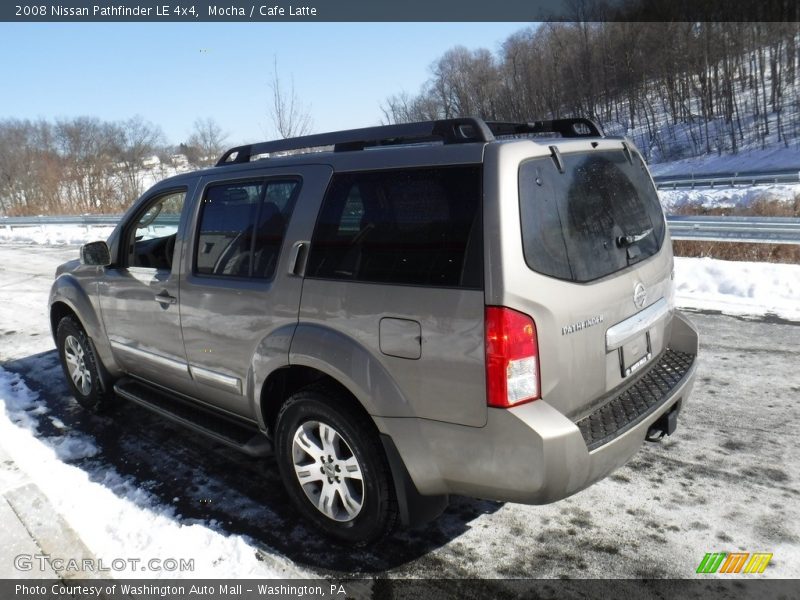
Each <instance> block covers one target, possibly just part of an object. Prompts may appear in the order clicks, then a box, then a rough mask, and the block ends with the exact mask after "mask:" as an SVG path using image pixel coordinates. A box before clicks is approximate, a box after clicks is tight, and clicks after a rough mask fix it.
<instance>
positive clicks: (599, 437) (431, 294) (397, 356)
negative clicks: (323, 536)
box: [50, 118, 698, 543]
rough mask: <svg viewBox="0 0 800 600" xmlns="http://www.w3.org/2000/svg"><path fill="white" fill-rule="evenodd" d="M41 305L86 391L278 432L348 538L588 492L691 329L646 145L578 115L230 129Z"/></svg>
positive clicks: (627, 445) (624, 449) (678, 357)
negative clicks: (452, 509)
mask: <svg viewBox="0 0 800 600" xmlns="http://www.w3.org/2000/svg"><path fill="white" fill-rule="evenodd" d="M303 150H307V151H306V152H305V153H299V152H301V151H303ZM311 150H313V151H311ZM262 159H263V160H262ZM50 318H51V323H52V330H53V335H54V337H55V340H56V345H57V348H58V352H59V354H60V357H61V362H62V365H63V368H64V372H65V374H66V376H67V380H68V382H69V385H70V386H71V389H72V392H73V394H74V395H75V398H76V399H77V401H78V402H79V403H80V404H82V405H83V406H85V407H87V408H89V409H99V408H102V407H103V406H105V405H108V404H109V403H112V402H113V401H114V398H115V396H120V397H122V398H126V399H128V400H131V401H133V402H136V403H138V404H140V405H142V406H145V407H147V408H149V409H152V410H154V411H157V412H158V413H161V414H162V415H164V416H165V417H168V418H171V419H173V420H175V421H178V422H179V423H181V424H184V425H187V426H189V427H192V428H194V429H196V430H198V431H200V432H202V433H205V434H208V435H210V436H211V437H213V438H215V439H216V440H218V441H221V442H224V443H226V444H229V445H232V446H235V447H237V448H239V449H241V450H242V451H244V452H246V453H249V454H251V455H257V456H261V455H268V454H274V456H275V459H276V461H277V465H278V468H279V470H280V474H281V478H282V480H283V482H284V484H285V486H286V490H287V492H288V494H289V496H290V497H291V498H292V500H293V502H294V503H295V504H296V505H297V508H298V509H299V511H300V512H301V513H303V514H304V515H305V516H306V517H308V518H310V519H311V520H312V521H314V522H315V523H316V524H317V525H318V526H319V527H321V528H322V529H323V530H324V531H326V532H327V533H328V534H331V535H333V536H335V537H338V538H340V539H343V540H346V541H349V542H355V543H367V542H370V541H374V540H376V539H378V538H380V537H382V536H384V535H386V534H387V533H388V532H390V531H391V530H392V529H393V527H394V526H395V524H396V522H397V521H400V522H402V523H403V524H406V525H410V524H416V523H419V522H424V521H426V520H429V519H432V518H434V517H436V516H437V515H438V514H439V513H440V512H441V511H442V510H443V509H444V507H445V506H446V504H447V497H448V494H462V495H467V496H475V497H480V498H486V499H492V500H499V501H511V502H521V503H528V504H540V503H547V502H553V501H555V500H559V499H561V498H564V497H566V496H569V495H571V494H574V493H575V492H578V491H579V490H581V489H583V488H585V487H586V486H588V485H590V484H591V483H592V482H594V481H597V480H598V479H600V478H602V477H604V476H606V475H607V474H608V473H610V472H611V471H612V470H614V469H615V468H617V467H619V466H621V465H622V464H624V463H625V462H626V461H627V460H628V459H629V458H630V457H631V456H632V455H633V454H634V453H635V452H636V451H637V449H638V448H639V446H640V445H641V443H642V441H643V440H644V439H645V438H648V439H651V440H654V439H658V438H660V437H661V436H663V435H664V434H671V433H672V432H673V431H674V429H675V426H676V421H677V416H678V412H679V410H680V408H681V406H682V404H683V402H684V401H685V400H686V399H687V396H688V394H689V392H690V389H691V387H692V384H693V381H694V376H695V371H696V364H697V363H696V360H695V359H696V354H697V349H698V336H697V333H696V331H695V329H694V328H693V327H692V325H691V324H690V323H689V322H688V321H687V320H686V319H685V318H684V317H683V316H682V315H681V314H680V313H679V312H677V311H676V310H675V308H674V303H673V259H672V250H671V244H670V239H669V234H668V232H667V228H666V224H665V219H664V214H663V212H662V210H661V206H660V204H659V201H658V197H657V195H656V190H655V187H654V185H653V181H652V179H651V177H650V175H649V173H648V170H647V167H646V166H645V163H644V161H643V159H642V157H641V156H640V154H639V153H638V152H637V151H636V149H635V148H634V147H633V146H632V144H631V143H630V142H628V141H627V140H625V139H623V138H612V137H605V136H604V135H603V134H602V132H601V131H600V129H599V128H598V126H597V125H596V124H595V123H593V122H592V121H590V120H587V119H561V120H555V121H538V122H533V123H493V122H484V121H482V120H480V119H472V118H464V119H451V120H440V121H432V122H423V123H411V124H403V125H389V126H382V127H374V128H367V129H358V130H350V131H341V132H336V133H329V134H320V135H311V136H305V137H300V138H294V139H288V140H279V141H274V142H265V143H259V144H253V145H248V146H241V147H237V148H233V149H231V150H229V151H228V152H226V153H225V154H224V155H223V156H222V158H221V159H220V160H219V162H218V163H217V165H216V166H215V167H213V168H209V169H205V170H202V171H198V172H193V173H186V174H181V175H178V176H176V177H172V178H169V179H166V180H165V181H162V182H161V183H158V184H156V185H155V186H154V187H153V188H152V189H150V190H149V191H148V192H147V193H145V194H144V195H143V196H142V197H141V198H140V199H139V200H138V201H137V202H136V203H135V204H134V205H133V206H132V207H131V209H130V210H129V211H128V212H127V213H126V214H125V216H124V217H123V218H122V220H121V221H120V223H119V225H118V226H117V227H116V229H115V230H114V232H113V233H112V235H111V237H110V238H109V239H108V242H107V243H106V242H94V243H91V244H87V245H85V246H84V247H83V248H81V260H80V261H77V260H76V261H72V262H69V263H66V264H64V265H62V266H61V267H59V269H58V271H57V276H56V280H55V283H54V284H53V288H52V292H51V296H50Z"/></svg>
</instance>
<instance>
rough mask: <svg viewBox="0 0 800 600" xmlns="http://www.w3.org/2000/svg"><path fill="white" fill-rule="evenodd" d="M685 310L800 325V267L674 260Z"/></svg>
mask: <svg viewBox="0 0 800 600" xmlns="http://www.w3.org/2000/svg"><path fill="white" fill-rule="evenodd" d="M675 282H676V286H675V298H676V303H677V305H678V306H679V307H682V308H692V309H701V310H716V311H720V312H722V313H724V314H729V315H758V316H764V315H775V316H778V317H782V318H784V319H788V320H792V321H800V265H785V264H773V263H756V262H733V261H725V260H716V259H712V258H684V257H676V258H675Z"/></svg>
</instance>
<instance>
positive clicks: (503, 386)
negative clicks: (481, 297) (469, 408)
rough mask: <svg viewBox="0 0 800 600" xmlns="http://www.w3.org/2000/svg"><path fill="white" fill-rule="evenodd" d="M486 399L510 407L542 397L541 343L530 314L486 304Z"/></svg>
mask: <svg viewBox="0 0 800 600" xmlns="http://www.w3.org/2000/svg"><path fill="white" fill-rule="evenodd" d="M485 320H486V401H487V403H488V404H489V406H494V407H497V408H508V407H511V406H516V405H517V404H522V403H524V402H530V401H532V400H537V399H539V398H540V397H541V396H540V390H539V344H538V342H537V340H536V324H535V323H534V322H533V319H531V318H530V317H529V316H528V315H526V314H523V313H521V312H517V311H516V310H511V309H510V308H504V307H502V306H487V307H486V315H485Z"/></svg>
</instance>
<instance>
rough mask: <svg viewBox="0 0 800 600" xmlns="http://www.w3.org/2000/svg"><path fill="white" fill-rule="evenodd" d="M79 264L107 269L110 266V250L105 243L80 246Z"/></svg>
mask: <svg viewBox="0 0 800 600" xmlns="http://www.w3.org/2000/svg"><path fill="white" fill-rule="evenodd" d="M81 264H82V265H94V266H98V267H107V266H108V265H110V264H111V250H109V249H108V244H106V243H105V242H90V243H88V244H84V245H83V246H81Z"/></svg>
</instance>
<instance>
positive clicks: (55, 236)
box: [0, 221, 114, 246]
mask: <svg viewBox="0 0 800 600" xmlns="http://www.w3.org/2000/svg"><path fill="white" fill-rule="evenodd" d="M112 231H114V228H113V227H100V226H96V225H91V226H86V225H51V224H48V225H30V226H25V227H20V226H14V227H13V228H12V227H10V226H9V225H5V226H3V224H2V221H0V242H17V243H28V244H41V245H46V246H79V245H81V244H85V243H87V242H94V241H97V240H106V239H108V236H110V235H111V232H112Z"/></svg>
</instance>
